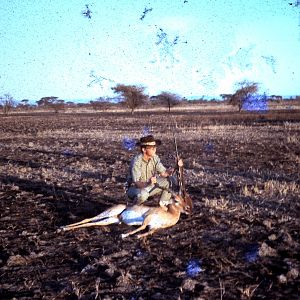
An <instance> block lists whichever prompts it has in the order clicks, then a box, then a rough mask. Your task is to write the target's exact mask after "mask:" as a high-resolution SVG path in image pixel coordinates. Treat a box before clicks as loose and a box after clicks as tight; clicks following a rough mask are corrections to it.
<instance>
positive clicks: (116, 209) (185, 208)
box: [61, 195, 192, 238]
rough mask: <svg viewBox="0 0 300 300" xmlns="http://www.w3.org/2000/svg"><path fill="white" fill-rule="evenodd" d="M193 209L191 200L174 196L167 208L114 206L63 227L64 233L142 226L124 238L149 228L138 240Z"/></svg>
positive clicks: (123, 236)
mask: <svg viewBox="0 0 300 300" xmlns="http://www.w3.org/2000/svg"><path fill="white" fill-rule="evenodd" d="M191 209H192V202H191V200H190V199H188V200H187V201H185V200H184V199H183V198H182V197H180V196H178V195H173V199H172V202H171V203H170V204H169V205H167V206H166V207H149V206H144V205H134V206H126V205H125V204H118V205H114V206H112V207H111V208H109V209H107V210H105V211H104V212H102V213H101V214H99V215H97V216H95V217H93V218H90V219H85V220H83V221H81V222H77V223H73V224H70V225H67V226H63V227H61V230H62V231H67V230H73V229H77V228H83V227H91V226H105V225H110V224H120V223H124V224H127V225H130V226H131V225H140V227H138V228H137V229H135V230H132V231H130V232H128V233H125V234H122V238H125V237H127V236H129V235H132V234H135V233H137V232H139V231H142V230H144V229H145V228H146V227H149V229H150V230H149V231H148V232H146V233H144V234H140V235H138V238H141V237H145V236H148V235H149V234H152V233H154V232H155V231H156V230H158V229H160V228H167V227H171V226H174V225H175V224H176V223H177V222H178V220H179V218H180V214H181V213H182V212H185V213H187V214H189V213H190V212H191Z"/></svg>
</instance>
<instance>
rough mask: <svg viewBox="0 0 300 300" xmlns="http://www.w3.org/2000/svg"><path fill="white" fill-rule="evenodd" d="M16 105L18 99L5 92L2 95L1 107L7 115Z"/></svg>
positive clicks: (0, 99) (0, 98)
mask: <svg viewBox="0 0 300 300" xmlns="http://www.w3.org/2000/svg"><path fill="white" fill-rule="evenodd" d="M15 106H16V100H15V99H14V98H13V97H12V96H11V95H10V94H4V95H3V96H1V97H0V107H1V108H2V111H3V114H4V115H5V116H7V115H8V114H9V113H10V112H11V110H12V109H13V108H14V107H15Z"/></svg>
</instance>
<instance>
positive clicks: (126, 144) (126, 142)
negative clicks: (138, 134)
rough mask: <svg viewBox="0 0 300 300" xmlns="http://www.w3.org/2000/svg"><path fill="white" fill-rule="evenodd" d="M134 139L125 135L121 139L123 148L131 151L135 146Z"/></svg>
mask: <svg viewBox="0 0 300 300" xmlns="http://www.w3.org/2000/svg"><path fill="white" fill-rule="evenodd" d="M135 144H136V141H135V140H134V139H130V138H128V137H125V138H124V139H123V141H122V145H123V148H124V149H126V150H129V151H132V150H133V149H134V148H135Z"/></svg>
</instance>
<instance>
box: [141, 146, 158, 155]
mask: <svg viewBox="0 0 300 300" xmlns="http://www.w3.org/2000/svg"><path fill="white" fill-rule="evenodd" d="M143 153H144V154H145V155H147V156H148V157H153V156H154V155H155V153H156V146H146V147H145V148H143Z"/></svg>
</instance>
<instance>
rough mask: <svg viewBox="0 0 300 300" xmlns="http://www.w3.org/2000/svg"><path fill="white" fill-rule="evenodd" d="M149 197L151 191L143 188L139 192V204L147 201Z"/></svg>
mask: <svg viewBox="0 0 300 300" xmlns="http://www.w3.org/2000/svg"><path fill="white" fill-rule="evenodd" d="M148 198H149V192H147V191H146V190H144V189H142V190H141V191H140V193H138V194H137V204H142V203H144V202H145V201H147V200H148Z"/></svg>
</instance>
